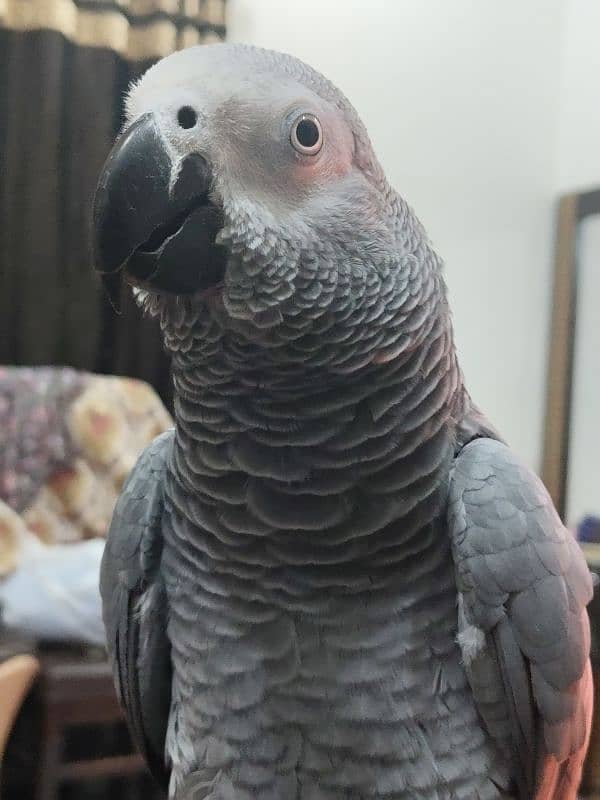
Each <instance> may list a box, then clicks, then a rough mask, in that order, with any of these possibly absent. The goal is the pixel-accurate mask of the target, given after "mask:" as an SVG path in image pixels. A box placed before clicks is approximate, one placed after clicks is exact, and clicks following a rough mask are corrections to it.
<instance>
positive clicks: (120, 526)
mask: <svg viewBox="0 0 600 800" xmlns="http://www.w3.org/2000/svg"><path fill="white" fill-rule="evenodd" d="M173 439H174V431H173V430H170V431H167V432H165V433H163V434H161V435H160V436H158V437H157V438H156V439H154V441H153V442H152V443H151V444H150V445H149V446H148V447H147V448H146V449H145V450H144V451H143V452H142V454H141V456H140V457H139V459H138V461H137V463H136V465H135V467H134V468H133V470H132V472H131V473H130V475H129V477H128V479H127V481H126V482H125V485H124V487H123V491H122V493H121V495H120V496H119V499H118V500H117V503H116V506H115V510H114V512H113V517H112V521H111V524H110V528H109V532H108V536H107V541H106V547H105V550H104V556H103V560H102V567H101V571H100V593H101V595H102V606H103V616H104V625H105V628H106V635H107V649H108V654H109V658H110V661H111V663H112V667H113V674H114V679H115V687H116V690H117V695H118V697H119V701H120V703H121V705H122V706H123V708H124V710H125V713H126V716H127V721H128V723H129V728H130V731H131V734H132V737H133V740H134V742H135V744H136V746H137V747H138V749H139V750H140V752H141V753H142V755H143V756H144V757H145V759H146V761H147V763H148V766H149V768H150V770H151V772H152V773H153V775H154V776H155V778H157V779H158V780H159V781H160V783H161V784H162V785H163V786H164V787H165V788H166V787H167V785H168V780H169V773H168V769H167V768H166V766H165V759H164V741H165V734H166V729H167V721H168V714H169V706H170V695H171V660H170V647H169V642H168V639H167V634H166V613H167V607H166V598H165V592H164V586H163V582H162V580H161V577H160V559H161V552H162V533H161V527H162V518H163V512H164V502H163V493H164V480H165V472H166V467H167V460H168V457H169V454H170V452H171V449H172V445H173Z"/></svg>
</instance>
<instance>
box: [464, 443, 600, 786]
mask: <svg viewBox="0 0 600 800" xmlns="http://www.w3.org/2000/svg"><path fill="white" fill-rule="evenodd" d="M448 522H449V529H450V534H451V540H452V550H453V557H454V561H455V567H456V577H457V587H458V592H459V634H458V640H459V644H460V646H461V648H462V653H463V661H464V664H465V667H466V669H467V674H468V677H469V681H470V684H471V688H472V690H473V694H474V697H475V701H476V703H477V706H478V710H479V712H480V715H481V717H482V719H483V721H484V723H485V725H486V727H487V729H488V732H489V733H490V735H491V736H492V738H493V739H494V740H495V742H496V744H497V746H498V748H499V750H500V751H501V752H504V754H505V755H506V756H507V758H508V760H509V763H511V764H512V765H513V767H512V769H513V779H514V780H515V782H516V784H517V786H518V789H519V793H520V794H519V796H520V797H521V798H523V800H525V798H527V800H529V798H539V800H541V798H544V800H574V798H575V797H576V794H577V788H578V785H579V780H580V777H581V769H582V764H583V759H584V757H585V751H586V749H587V743H588V738H589V733H590V726H591V715H592V704H593V692H592V681H591V667H590V662H589V650H590V631H589V621H588V616H587V612H586V605H587V604H588V603H589V601H590V600H591V597H592V593H593V588H592V586H593V584H592V578H591V575H590V572H589V570H588V568H587V565H586V562H585V559H584V557H583V554H582V552H581V550H580V548H579V545H578V544H577V542H576V541H575V539H574V537H573V536H572V535H571V533H570V532H569V531H568V530H567V529H566V528H565V527H564V526H563V524H562V523H561V521H560V519H559V517H558V515H557V513H556V511H555V509H554V506H553V504H552V501H551V500H550V497H549V496H548V494H547V492H546V490H545V488H544V486H543V485H542V483H541V481H540V480H539V479H538V478H537V476H535V475H534V474H533V473H532V472H531V471H530V470H529V469H527V467H525V466H524V465H523V464H522V463H521V462H520V461H519V460H518V459H517V457H516V456H515V455H514V454H513V453H512V452H511V451H510V450H509V449H508V448H507V447H506V446H505V445H504V444H502V443H500V442H497V441H494V440H492V439H485V438H482V439H477V440H475V441H473V442H471V443H470V444H468V445H466V446H465V447H464V448H463V450H462V451H461V452H460V454H459V455H458V457H457V459H456V462H455V466H454V470H453V474H452V477H451V482H450V495H449V509H448Z"/></svg>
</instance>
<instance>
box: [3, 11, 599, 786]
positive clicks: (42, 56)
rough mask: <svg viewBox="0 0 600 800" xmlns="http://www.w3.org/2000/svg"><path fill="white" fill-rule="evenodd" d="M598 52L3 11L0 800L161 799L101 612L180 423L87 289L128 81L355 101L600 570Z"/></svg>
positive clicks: (581, 34)
mask: <svg viewBox="0 0 600 800" xmlns="http://www.w3.org/2000/svg"><path fill="white" fill-rule="evenodd" d="M599 32H600V4H599V3H598V2H596V0H505V1H504V2H502V3H499V2H496V1H495V0H452V2H447V0H369V2H367V0H302V2H292V1H291V0H0V364H1V365H3V366H1V367H0V603H1V604H2V607H3V620H4V623H3V628H2V632H1V634H0V648H2V651H1V653H0V705H1V704H2V703H4V704H5V706H6V708H5V710H4V711H2V710H0V753H2V752H3V751H4V750H5V755H4V757H3V758H2V775H1V778H2V790H1V795H2V797H4V796H6V797H19V798H28V797H32V798H33V797H36V798H44V800H50V798H54V797H59V796H60V797H70V796H72V797H83V796H90V797H91V796H95V797H104V796H107V793H112V794H113V796H115V793H116V796H121V795H122V796H123V797H125V796H131V797H136V796H139V797H148V796H150V794H149V793H150V788H149V785H148V784H147V783H146V782H145V778H144V776H143V768H142V765H141V763H140V761H139V759H138V758H137V757H136V756H135V754H133V753H131V750H130V745H129V742H128V738H127V735H126V733H125V732H124V731H123V730H122V720H121V717H120V712H119V710H118V708H117V706H116V703H115V701H114V696H113V693H112V684H111V680H110V675H109V672H108V668H107V665H106V663H105V661H104V655H103V648H102V629H101V626H100V624H99V616H98V613H99V612H98V598H97V591H96V584H97V569H98V559H99V556H100V553H101V548H102V537H103V536H104V534H105V532H106V526H107V524H108V521H109V519H110V514H111V511H112V507H113V505H114V502H115V499H116V496H117V494H118V491H119V489H120V487H121V485H122V481H123V479H124V477H125V475H126V474H127V472H128V471H129V469H130V468H131V466H132V465H133V463H134V462H135V459H136V457H137V455H138V453H139V451H140V450H141V448H142V447H143V446H144V445H145V443H146V442H147V441H149V440H150V439H151V438H153V437H154V436H155V435H156V434H157V433H158V432H159V431H161V430H164V429H165V428H166V427H168V426H169V425H170V424H171V419H170V416H169V410H170V381H169V367H168V362H167V360H166V358H165V356H164V354H163V353H162V348H161V344H160V338H159V333H158V330H157V326H156V325H155V324H153V323H152V322H151V321H149V320H142V319H141V317H140V314H139V312H138V310H137V308H136V307H135V306H134V304H133V302H132V301H131V298H130V297H128V296H124V297H123V314H122V315H120V316H117V315H116V314H115V313H114V311H113V309H112V307H111V306H110V304H109V303H108V302H107V300H106V298H105V297H104V296H103V294H102V291H101V288H100V286H99V285H98V283H97V281H96V278H95V276H94V275H93V271H92V269H91V265H90V209H91V197H92V194H93V191H94V188H95V181H96V177H97V175H98V173H99V170H100V167H101V165H102V164H103V162H104V160H105V158H106V155H107V153H108V151H109V149H110V146H111V143H112V141H113V140H114V137H115V135H116V133H117V131H118V130H119V128H120V126H121V124H122V101H123V96H124V93H125V91H126V89H127V86H128V85H129V83H130V82H131V81H132V80H133V79H135V78H136V77H137V76H139V75H140V74H141V73H142V72H143V71H144V70H145V69H146V68H147V67H148V66H149V65H151V64H152V63H153V62H154V61H155V60H157V59H158V58H160V57H162V56H165V55H167V54H168V53H170V52H172V51H173V50H176V49H178V48H181V47H186V46H190V45H193V44H199V43H200V44H201V43H207V42H211V41H219V40H223V39H226V40H229V41H240V42H247V43H251V44H257V45H260V46H264V47H271V48H274V49H277V50H283V51H287V52H289V53H292V54H293V55H295V56H298V57H300V58H302V59H304V60H305V61H307V62H309V63H310V64H312V65H313V66H314V67H316V68H317V69H319V70H321V71H322V72H323V73H325V74H326V75H327V76H328V77H329V78H330V79H331V80H332V81H333V82H334V83H336V84H337V85H338V86H339V87H340V88H341V89H342V90H343V91H344V92H345V94H346V95H347V96H348V97H349V98H350V100H351V101H352V102H353V104H354V105H355V107H356V108H357V110H358V112H359V113H360V115H361V116H362V118H363V120H364V121H365V123H366V125H367V128H368V130H369V132H370V134H371V137H372V140H373V143H374V146H375V150H376V152H377V154H378V156H379V158H380V160H381V162H382V163H383V165H384V167H385V169H386V172H387V174H388V177H389V178H390V181H391V183H392V184H393V185H394V186H395V187H396V189H398V191H399V192H400V193H401V194H402V195H403V196H404V197H406V198H407V199H408V201H409V202H410V204H411V205H412V206H413V207H414V208H415V210H416V211H417V214H418V215H419V217H420V218H421V220H422V222H423V223H424V225H425V227H426V229H427V230H428V232H429V234H430V237H431V238H432V240H433V242H434V245H435V247H436V249H437V250H438V252H439V253H440V255H441V256H442V257H443V259H444V261H445V264H446V280H447V282H448V285H449V289H450V301H451V305H452V308H453V313H454V322H455V330H456V339H457V344H458V350H459V355H460V359H461V363H462V367H463V370H464V372H465V376H466V381H467V385H468V387H469V389H470V392H471V394H472V396H473V398H474V399H475V401H476V402H477V403H478V404H479V405H480V406H481V408H482V409H483V410H484V411H485V413H486V414H487V415H489V417H490V418H491V419H492V420H493V422H494V423H495V425H496V426H497V427H498V428H499V430H500V431H501V433H502V434H503V435H504V437H505V438H506V439H507V440H508V442H509V443H510V444H511V445H512V447H514V449H515V450H517V451H518V452H519V453H520V454H521V456H522V457H523V458H524V459H525V461H526V462H527V463H528V464H529V465H530V466H531V467H533V468H534V469H535V470H536V471H538V472H539V473H540V474H541V475H542V477H543V478H544V480H545V482H546V485H547V486H548V489H549V490H550V492H551V494H552V497H553V499H554V501H555V503H556V505H557V508H558V509H559V512H560V513H561V515H562V516H563V518H564V519H565V521H566V523H567V524H568V525H569V526H570V527H571V528H572V530H573V532H574V533H575V534H576V535H578V536H579V538H580V539H581V540H582V541H583V542H584V544H585V546H586V554H587V556H588V559H589V561H590V563H591V564H592V565H593V566H596V565H598V563H599V562H600V556H599V553H598V549H597V548H598V547H600V545H598V542H600V491H599V487H600V469H599V468H598V460H597V454H598V453H599V452H600V425H599V424H598V418H597V408H598V396H599V392H600V368H599V364H598V360H599V355H598V354H599V353H600V322H599V315H598V311H597V308H598V298H599V297H600V270H599V269H598V259H599V257H600V48H599V47H598V35H599ZM14 658H17V659H21V660H19V661H18V663H17V664H16V665H15V662H14ZM23 659H25V661H23ZM3 669H4V672H2V670H3ZM3 687H4V688H3ZM8 698H10V702H9V699H8ZM25 698H26V699H25ZM23 699H24V702H23V704H21V701H22V700H23ZM2 723H4V729H5V734H3V733H2ZM594 736H595V737H596V734H594ZM597 741H598V740H597V739H596V738H594V739H593V742H592V748H591V751H590V757H589V763H588V769H587V774H586V785H585V791H586V792H587V796H589V797H593V796H598V797H600V749H599V747H598V744H597ZM595 793H597V794H595Z"/></svg>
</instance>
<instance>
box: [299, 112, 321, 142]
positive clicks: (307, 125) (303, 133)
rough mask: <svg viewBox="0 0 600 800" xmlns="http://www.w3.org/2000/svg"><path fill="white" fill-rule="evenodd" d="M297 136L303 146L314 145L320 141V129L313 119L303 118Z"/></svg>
mask: <svg viewBox="0 0 600 800" xmlns="http://www.w3.org/2000/svg"><path fill="white" fill-rule="evenodd" d="M296 138H297V139H298V141H299V142H300V144H301V145H302V147H314V145H316V143H317V142H318V141H319V129H318V128H317V126H316V125H315V123H314V122H313V121H312V120H311V119H303V120H301V121H300V122H299V123H298V125H297V127H296Z"/></svg>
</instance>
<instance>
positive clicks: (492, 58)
mask: <svg viewBox="0 0 600 800" xmlns="http://www.w3.org/2000/svg"><path fill="white" fill-rule="evenodd" d="M228 9H229V38H230V39H231V40H233V41H246V42H248V43H253V44H258V45H261V46H264V47H272V48H275V49H278V50H284V51H287V52H290V53H292V54H294V55H296V56H299V57H300V58H302V59H304V60H306V61H308V62H309V63H311V64H312V65H313V66H315V67H316V68H317V69H320V70H321V71H322V72H324V73H325V74H326V75H327V76H328V77H329V78H331V79H332V80H333V81H334V82H335V83H337V84H338V85H339V86H340V87H341V88H342V89H343V90H344V92H345V93H346V94H347V95H348V96H349V98H350V99H351V100H352V102H353V103H354V105H355V106H356V108H357V109H358V111H359V113H360V114H361V116H362V117H363V119H364V120H365V122H366V124H367V127H368V128H369V131H370V133H371V137H372V139H373V142H374V145H375V149H376V151H377V153H378V155H379V157H380V159H381V161H382V163H383V165H384V166H385V168H386V170H387V172H388V176H389V178H390V180H391V182H392V183H393V184H394V186H395V187H396V188H397V189H398V190H399V191H400V192H401V193H402V194H403V195H404V196H405V197H406V198H407V199H408V200H409V202H410V203H411V204H412V205H413V207H414V208H415V209H416V211H417V213H418V214H419V216H420V217H421V219H422V220H423V222H424V223H425V225H426V227H427V229H428V231H429V232H430V235H431V237H432V239H433V241H434V243H435V245H436V246H437V249H438V251H439V252H440V254H441V255H442V256H443V258H444V259H445V261H446V264H447V280H448V283H449V286H450V291H451V302H452V306H453V309H454V314H455V327H456V333H457V342H458V346H459V351H460V355H461V359H462V364H463V368H464V371H465V374H466V378H467V382H468V385H469V388H470V390H471V394H472V395H473V397H474V398H475V400H476V401H477V402H478V403H479V404H480V405H481V407H482V408H483V409H484V410H485V411H486V412H487V413H488V414H489V416H490V417H491V419H492V420H493V421H494V422H495V424H496V425H497V426H498V427H499V428H500V430H501V431H502V432H503V433H504V435H505V436H506V437H507V438H508V439H509V441H510V442H511V443H512V444H513V445H514V447H515V448H516V449H517V450H518V451H519V452H520V453H521V454H522V455H523V456H524V457H525V459H526V460H527V461H528V462H529V463H530V464H531V465H533V466H536V467H537V466H538V465H539V456H540V449H541V448H540V442H541V429H542V418H543V401H544V393H545V370H546V342H547V333H548V324H549V323H548V310H549V302H550V301H549V296H550V288H551V287H550V273H551V249H552V224H553V218H552V198H553V196H554V180H555V179H554V156H555V147H556V125H555V118H556V111H557V99H558V86H559V66H560V59H559V58H558V54H559V51H560V39H561V30H562V25H563V13H562V12H563V2H562V0H503V2H497V0H452V1H451V2H450V1H449V0H370V1H369V2H367V0H338V1H337V2H336V0H301V2H291V1H289V0H285V1H284V0H229V5H228Z"/></svg>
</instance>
